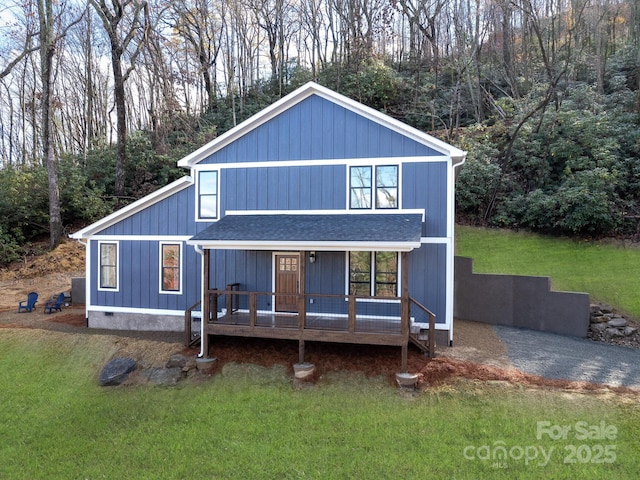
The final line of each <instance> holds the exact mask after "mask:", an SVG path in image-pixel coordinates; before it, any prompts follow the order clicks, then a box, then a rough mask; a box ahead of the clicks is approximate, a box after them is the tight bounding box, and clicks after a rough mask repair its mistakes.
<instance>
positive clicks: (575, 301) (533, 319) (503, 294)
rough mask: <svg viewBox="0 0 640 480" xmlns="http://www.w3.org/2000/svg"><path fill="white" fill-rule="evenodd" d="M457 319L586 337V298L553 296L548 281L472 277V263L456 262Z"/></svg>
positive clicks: (571, 294) (467, 260)
mask: <svg viewBox="0 0 640 480" xmlns="http://www.w3.org/2000/svg"><path fill="white" fill-rule="evenodd" d="M454 278H455V293H454V309H453V315H454V317H455V318H457V319H461V320H472V321H476V322H483V323H489V324H492V325H506V326H510V327H521V328H528V329H531V330H540V331H545V332H551V333H559V334H562V335H571V336H576V337H583V338H584V337H586V336H587V331H588V329H589V313H590V307H589V295H588V294H586V293H574V292H555V291H552V290H551V281H550V279H549V278H548V277H532V276H524V275H495V274H484V273H473V259H471V258H465V257H456V258H455V273H454Z"/></svg>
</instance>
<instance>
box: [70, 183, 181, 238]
mask: <svg viewBox="0 0 640 480" xmlns="http://www.w3.org/2000/svg"><path fill="white" fill-rule="evenodd" d="M191 185H193V179H192V178H191V177H190V176H184V177H182V178H179V179H178V180H176V181H174V182H172V183H170V184H169V185H166V186H164V187H162V188H159V189H158V190H156V191H155V192H153V193H150V194H149V195H147V196H145V197H142V198H141V199H139V200H137V201H135V202H133V203H131V204H129V205H127V206H126V207H123V208H121V209H120V210H117V211H115V212H113V213H112V214H111V215H107V216H106V217H104V218H103V219H101V220H98V221H97V222H95V223H92V224H91V225H89V226H87V227H85V228H83V229H82V230H78V231H77V232H76V233H72V234H71V235H69V237H70V238H75V239H80V238H89V237H92V236H93V235H94V234H95V233H96V232H99V231H101V230H104V229H106V228H108V227H110V226H112V225H114V224H116V223H118V222H120V221H122V220H124V219H126V218H128V217H130V216H132V215H134V214H136V213H138V212H140V211H142V210H144V209H146V208H148V207H150V206H151V205H153V204H155V203H157V202H159V201H161V200H164V199H165V198H168V197H170V196H171V195H173V194H175V193H177V192H179V191H181V190H183V189H185V188H187V187H189V186H191Z"/></svg>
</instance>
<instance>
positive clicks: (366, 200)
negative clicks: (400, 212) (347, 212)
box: [349, 165, 398, 209]
mask: <svg viewBox="0 0 640 480" xmlns="http://www.w3.org/2000/svg"><path fill="white" fill-rule="evenodd" d="M349 189H350V191H349V207H350V208H351V209H388V208H398V166H397V165H376V166H354V167H350V170H349Z"/></svg>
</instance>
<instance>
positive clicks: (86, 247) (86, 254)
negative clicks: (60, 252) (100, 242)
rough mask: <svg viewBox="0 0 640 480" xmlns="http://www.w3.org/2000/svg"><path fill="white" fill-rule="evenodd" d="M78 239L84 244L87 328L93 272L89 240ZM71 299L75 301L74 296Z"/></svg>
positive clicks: (85, 321)
mask: <svg viewBox="0 0 640 480" xmlns="http://www.w3.org/2000/svg"><path fill="white" fill-rule="evenodd" d="M76 240H77V241H78V243H81V244H82V245H84V326H85V327H86V328H89V303H90V298H89V292H90V290H89V283H90V282H89V280H88V279H89V276H90V272H91V265H90V263H91V259H90V255H89V241H88V240H87V241H86V242H83V241H82V240H83V239H82V238H76ZM71 301H72V302H73V298H72V299H71Z"/></svg>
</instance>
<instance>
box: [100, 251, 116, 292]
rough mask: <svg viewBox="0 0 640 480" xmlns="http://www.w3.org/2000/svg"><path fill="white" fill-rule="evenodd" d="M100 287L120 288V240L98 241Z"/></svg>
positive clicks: (105, 288)
mask: <svg viewBox="0 0 640 480" xmlns="http://www.w3.org/2000/svg"><path fill="white" fill-rule="evenodd" d="M98 255H99V262H100V266H99V271H98V276H99V278H98V289H99V290H117V289H118V242H98Z"/></svg>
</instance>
